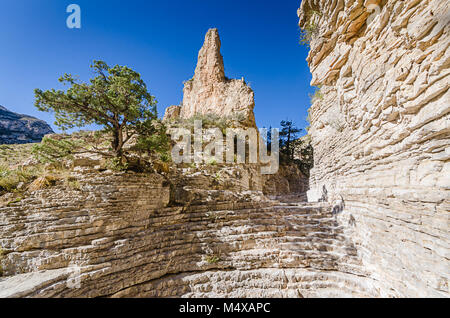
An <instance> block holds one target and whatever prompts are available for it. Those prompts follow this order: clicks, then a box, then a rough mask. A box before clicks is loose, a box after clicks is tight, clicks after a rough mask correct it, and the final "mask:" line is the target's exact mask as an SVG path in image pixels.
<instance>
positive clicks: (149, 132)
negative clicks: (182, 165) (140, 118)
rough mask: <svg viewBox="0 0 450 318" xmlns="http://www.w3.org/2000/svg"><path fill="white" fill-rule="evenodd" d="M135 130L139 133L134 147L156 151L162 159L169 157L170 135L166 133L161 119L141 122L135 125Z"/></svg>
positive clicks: (140, 149)
mask: <svg viewBox="0 0 450 318" xmlns="http://www.w3.org/2000/svg"><path fill="white" fill-rule="evenodd" d="M137 130H138V132H139V135H138V138H137V142H136V149H138V150H139V151H144V152H150V153H151V152H156V153H158V154H160V158H161V160H162V161H164V160H165V159H169V158H170V157H168V153H169V151H170V136H169V135H167V127H166V126H165V125H164V124H163V123H161V121H159V120H152V121H146V122H143V123H141V124H140V125H139V126H138V127H137ZM163 158H165V159H163ZM168 161H171V160H168ZM168 161H166V162H168Z"/></svg>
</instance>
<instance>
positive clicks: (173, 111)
mask: <svg viewBox="0 0 450 318" xmlns="http://www.w3.org/2000/svg"><path fill="white" fill-rule="evenodd" d="M180 112H181V107H180V106H170V107H167V108H166V112H165V113H164V117H163V121H165V122H166V121H171V120H173V119H177V118H180Z"/></svg>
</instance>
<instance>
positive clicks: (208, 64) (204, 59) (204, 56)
mask: <svg viewBox="0 0 450 318" xmlns="http://www.w3.org/2000/svg"><path fill="white" fill-rule="evenodd" d="M220 46H221V43H220V37H219V31H217V29H209V30H208V32H207V33H206V36H205V42H204V44H203V47H202V48H201V50H200V52H199V53H198V62H197V67H196V69H195V75H194V80H200V81H202V82H204V83H206V82H210V81H216V82H223V81H225V69H224V66H223V57H222V54H220Z"/></svg>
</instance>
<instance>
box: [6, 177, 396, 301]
mask: <svg viewBox="0 0 450 318" xmlns="http://www.w3.org/2000/svg"><path fill="white" fill-rule="evenodd" d="M179 182H180V184H179V185H182V186H183V187H182V188H183V189H185V190H187V191H186V192H188V193H189V194H190V196H183V195H181V194H180V193H182V191H180V190H177V188H178V186H177V185H176V184H173V183H168V182H167V181H166V180H165V178H163V177H161V176H159V175H144V174H111V173H101V174H99V173H95V174H91V175H89V174H84V179H83V180H82V181H80V187H79V189H78V190H68V189H65V188H63V186H56V187H54V188H49V189H44V190H38V191H35V192H33V193H32V194H30V195H29V196H28V197H27V198H24V199H23V200H22V201H20V202H16V203H12V204H10V206H8V207H4V208H2V209H0V233H1V236H0V237H1V239H0V244H1V246H2V247H3V251H4V253H3V254H4V255H3V257H2V260H1V265H2V268H3V274H4V275H5V277H3V278H0V297H97V296H110V297H163V296H184V297H210V296H221V297H226V296H239V297H241V296H242V297H244V296H255V297H257V296H290V297H319V296H332V295H334V296H379V295H389V296H390V295H395V294H393V292H392V291H391V290H390V289H389V287H387V286H385V285H384V284H383V283H382V282H378V281H377V280H374V279H372V278H371V277H370V275H369V273H368V272H366V271H365V270H364V268H363V267H362V266H361V261H360V259H359V256H358V253H357V251H356V249H355V248H354V246H353V243H352V242H351V241H350V240H348V238H347V235H346V233H345V232H344V231H343V229H344V228H343V227H342V226H340V225H339V224H337V222H336V220H335V219H334V218H333V217H332V215H331V213H330V207H329V206H328V205H326V204H323V205H316V206H310V205H302V206H299V205H287V204H282V203H276V202H272V201H267V199H265V198H264V196H263V195H262V193H261V192H258V191H255V189H253V190H252V186H251V185H250V184H249V183H247V186H246V185H245V184H244V183H243V184H242V187H243V188H242V189H241V191H239V192H237V191H233V192H231V191H227V190H205V189H199V188H196V184H199V183H202V182H201V181H200V180H198V179H196V178H195V177H194V176H193V177H192V178H191V181H187V180H184V181H182V180H179ZM246 187H248V188H247V189H248V190H245V189H246Z"/></svg>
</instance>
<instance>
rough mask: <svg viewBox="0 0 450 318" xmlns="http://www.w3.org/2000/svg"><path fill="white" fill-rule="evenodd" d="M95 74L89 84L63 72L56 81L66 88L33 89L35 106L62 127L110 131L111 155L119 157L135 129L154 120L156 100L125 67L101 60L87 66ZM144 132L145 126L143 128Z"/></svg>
mask: <svg viewBox="0 0 450 318" xmlns="http://www.w3.org/2000/svg"><path fill="white" fill-rule="evenodd" d="M91 68H92V69H93V72H94V75H95V77H94V78H92V79H91V80H90V81H89V83H84V82H81V81H79V80H77V79H76V78H75V77H74V76H73V75H71V74H65V75H64V76H62V77H61V78H60V79H59V81H60V82H61V83H63V84H64V85H68V86H69V87H68V89H67V90H65V91H64V90H55V89H51V90H48V91H42V90H40V89H36V90H35V97H36V101H35V106H36V107H37V108H38V109H39V110H41V111H49V112H53V113H54V115H55V119H56V122H55V124H56V125H57V126H58V127H60V128H61V129H63V130H66V129H71V128H74V127H84V126H87V125H90V124H97V125H100V126H102V127H103V128H104V130H105V131H106V132H109V133H111V134H112V140H111V151H110V153H111V156H115V157H116V158H118V159H120V160H122V158H123V147H124V145H125V144H126V143H127V142H128V141H129V140H130V139H131V138H132V137H133V136H134V135H135V134H137V133H139V128H141V127H143V126H145V127H149V125H147V124H145V123H148V122H150V121H152V120H155V119H157V113H156V104H157V101H156V99H155V97H154V96H152V95H151V94H150V93H149V92H148V90H147V86H146V84H145V83H144V81H143V80H142V79H141V76H140V74H139V73H137V72H135V71H133V70H132V69H130V68H128V67H126V66H119V65H116V66H114V67H109V66H108V65H107V64H106V63H105V62H103V61H94V62H93V64H92V65H91ZM146 132H148V129H146Z"/></svg>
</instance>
